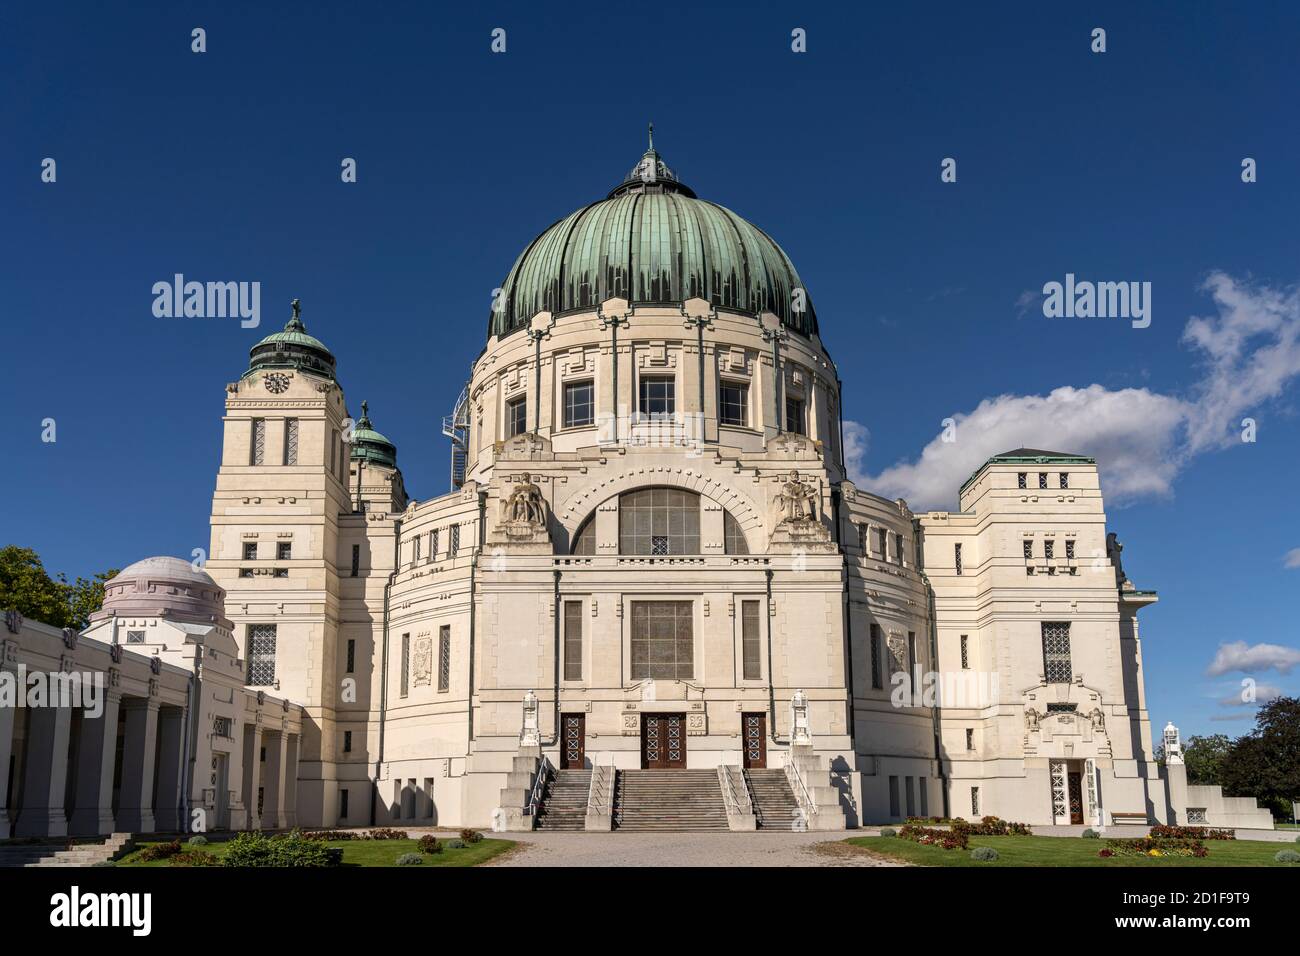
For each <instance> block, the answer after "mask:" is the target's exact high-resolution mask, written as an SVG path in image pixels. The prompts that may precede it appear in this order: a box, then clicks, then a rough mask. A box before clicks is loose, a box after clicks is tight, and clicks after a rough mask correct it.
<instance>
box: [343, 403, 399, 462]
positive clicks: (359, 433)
mask: <svg viewBox="0 0 1300 956" xmlns="http://www.w3.org/2000/svg"><path fill="white" fill-rule="evenodd" d="M352 460H353V461H369V462H374V463H375V464H378V465H386V466H388V467H389V468H396V467H397V446H396V445H394V444H393V443H392V442H390V441H389V440H388V439H387V438H385V437H384V436H383V435H381V434H380V433H379V432H377V431H375V429H374V426H373V425H372V424H371V422H370V403H369V402H362V403H361V417H360V418H359V419H357V426H356V428H354V429H353V430H352Z"/></svg>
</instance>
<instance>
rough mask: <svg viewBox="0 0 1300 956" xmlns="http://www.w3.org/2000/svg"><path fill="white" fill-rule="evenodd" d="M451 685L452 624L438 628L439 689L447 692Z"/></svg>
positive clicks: (440, 691) (441, 691)
mask: <svg viewBox="0 0 1300 956" xmlns="http://www.w3.org/2000/svg"><path fill="white" fill-rule="evenodd" d="M450 687H451V625H450V624H444V625H442V627H440V628H438V691H439V693H446V691H447V690H448V689H449V688H450Z"/></svg>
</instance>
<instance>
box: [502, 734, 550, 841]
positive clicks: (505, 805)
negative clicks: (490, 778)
mask: <svg viewBox="0 0 1300 956" xmlns="http://www.w3.org/2000/svg"><path fill="white" fill-rule="evenodd" d="M541 767H542V748H541V747H540V746H538V745H532V746H525V747H520V748H519V752H518V753H517V754H515V756H514V759H513V760H512V761H511V768H510V770H508V771H507V772H506V785H505V786H504V787H502V788H501V794H500V803H499V805H498V807H497V812H496V813H495V814H494V817H493V819H494V820H495V821H496V826H499V827H500V832H504V833H521V832H524V831H526V830H531V829H533V824H534V823H535V822H536V821H534V820H533V817H532V814H530V813H528V798H529V797H530V796H531V795H532V792H533V784H534V783H535V782H536V781H537V775H538V773H540V772H541Z"/></svg>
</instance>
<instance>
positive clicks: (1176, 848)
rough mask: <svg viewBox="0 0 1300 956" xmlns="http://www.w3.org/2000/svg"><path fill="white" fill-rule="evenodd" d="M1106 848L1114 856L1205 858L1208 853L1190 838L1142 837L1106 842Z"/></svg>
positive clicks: (1199, 843) (1197, 841)
mask: <svg viewBox="0 0 1300 956" xmlns="http://www.w3.org/2000/svg"><path fill="white" fill-rule="evenodd" d="M1106 846H1107V847H1108V848H1109V849H1110V850H1112V851H1113V852H1114V853H1115V855H1116V856H1195V857H1206V856H1209V855H1210V851H1209V850H1207V849H1206V848H1205V844H1203V843H1202V842H1201V841H1200V840H1195V839H1191V838H1190V837H1179V838H1175V837H1165V838H1163V839H1161V838H1156V837H1142V838H1140V839H1136V840H1107V841H1106Z"/></svg>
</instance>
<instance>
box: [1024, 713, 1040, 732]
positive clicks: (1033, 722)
mask: <svg viewBox="0 0 1300 956" xmlns="http://www.w3.org/2000/svg"><path fill="white" fill-rule="evenodd" d="M1041 719H1042V715H1041V714H1039V713H1038V711H1036V710H1034V708H1032V707H1030V708H1029V709H1028V710H1026V711H1025V730H1028V731H1031V732H1032V731H1036V730H1038V722H1039V721H1040V720H1041Z"/></svg>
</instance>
